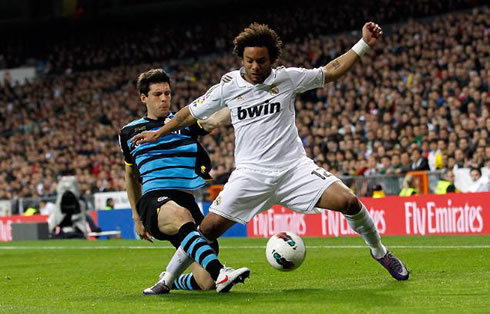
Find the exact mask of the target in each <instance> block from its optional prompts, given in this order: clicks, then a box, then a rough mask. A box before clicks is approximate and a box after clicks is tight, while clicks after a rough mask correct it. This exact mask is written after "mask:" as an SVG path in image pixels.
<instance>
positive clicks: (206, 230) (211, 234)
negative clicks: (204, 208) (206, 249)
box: [199, 212, 235, 241]
mask: <svg viewBox="0 0 490 314" xmlns="http://www.w3.org/2000/svg"><path fill="white" fill-rule="evenodd" d="M234 224H235V222H234V221H233V220H229V219H226V218H225V217H222V216H220V215H217V214H215V213H211V212H210V213H208V214H207V215H206V217H204V219H203V221H202V222H201V224H200V225H199V230H200V231H201V233H202V234H203V235H204V236H205V237H206V238H207V239H208V240H209V241H214V240H216V239H218V238H219V237H220V236H221V235H222V234H223V233H225V232H226V230H228V229H230V228H231V227H232V226H233V225H234Z"/></svg>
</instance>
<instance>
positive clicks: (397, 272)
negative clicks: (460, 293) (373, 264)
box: [316, 181, 409, 280]
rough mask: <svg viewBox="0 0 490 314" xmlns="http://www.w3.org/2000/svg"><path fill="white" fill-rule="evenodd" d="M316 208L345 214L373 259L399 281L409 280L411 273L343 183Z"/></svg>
mask: <svg viewBox="0 0 490 314" xmlns="http://www.w3.org/2000/svg"><path fill="white" fill-rule="evenodd" d="M316 207H319V208H326V209H330V210H334V211H339V212H341V213H343V214H344V216H345V219H346V220H347V222H348V223H349V226H350V227H351V228H352V230H354V231H356V232H357V233H358V234H359V235H360V236H361V237H362V238H363V239H364V241H365V242H366V244H367V245H368V246H369V247H370V249H371V250H370V251H371V255H372V257H373V258H374V259H375V260H376V261H378V262H379V263H380V264H381V265H382V266H383V267H384V268H386V269H387V270H388V272H389V273H390V274H391V276H393V278H395V279H397V280H407V279H408V277H409V273H408V270H407V268H406V267H405V265H404V264H403V263H402V261H401V260H400V259H398V258H397V257H396V256H395V255H393V254H392V253H391V252H390V251H388V250H387V249H386V248H385V246H384V245H383V244H382V243H381V237H380V235H379V233H378V229H377V228H376V225H375V224H374V222H373V220H372V219H371V217H370V216H369V213H368V211H367V209H366V206H364V204H362V202H361V201H360V200H359V199H358V198H357V197H356V196H355V195H354V193H352V191H351V190H350V189H349V188H348V187H347V186H345V185H344V184H343V183H342V182H340V181H339V182H335V183H333V184H332V185H331V186H330V187H328V188H327V189H326V190H325V191H324V192H323V194H322V196H321V198H320V200H319V201H318V203H317V204H316Z"/></svg>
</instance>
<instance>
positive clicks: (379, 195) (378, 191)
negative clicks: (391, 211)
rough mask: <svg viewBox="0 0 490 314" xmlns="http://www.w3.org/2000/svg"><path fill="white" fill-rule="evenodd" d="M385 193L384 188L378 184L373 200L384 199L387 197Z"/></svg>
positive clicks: (374, 190) (374, 189)
mask: <svg viewBox="0 0 490 314" xmlns="http://www.w3.org/2000/svg"><path fill="white" fill-rule="evenodd" d="M385 196H386V195H385V192H384V191H383V187H382V186H381V184H376V185H375V186H374V187H373V198H383V197H385Z"/></svg>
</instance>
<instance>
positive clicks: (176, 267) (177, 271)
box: [161, 246, 194, 288]
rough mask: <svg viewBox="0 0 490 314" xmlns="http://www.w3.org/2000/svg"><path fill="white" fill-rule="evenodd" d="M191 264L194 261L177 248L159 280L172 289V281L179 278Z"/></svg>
mask: <svg viewBox="0 0 490 314" xmlns="http://www.w3.org/2000/svg"><path fill="white" fill-rule="evenodd" d="M193 262H194V260H193V259H192V258H191V257H190V256H189V255H187V253H186V252H185V251H184V250H183V249H182V248H181V247H180V246H179V248H178V249H177V251H176V252H175V254H174V256H172V259H170V262H169V263H168V265H167V269H166V270H165V274H164V275H163V277H162V278H161V280H164V281H165V284H166V285H167V286H168V287H169V288H172V285H173V283H174V279H175V278H177V277H179V276H180V275H181V274H182V273H183V272H184V270H186V269H187V268H188V267H189V266H191V264H192V263H193Z"/></svg>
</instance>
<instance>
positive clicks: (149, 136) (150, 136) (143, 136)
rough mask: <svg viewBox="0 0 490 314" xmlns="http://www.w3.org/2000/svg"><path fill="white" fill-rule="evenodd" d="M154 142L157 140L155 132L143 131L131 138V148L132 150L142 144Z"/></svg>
mask: <svg viewBox="0 0 490 314" xmlns="http://www.w3.org/2000/svg"><path fill="white" fill-rule="evenodd" d="M156 140H158V134H157V131H145V132H141V133H139V134H136V135H135V136H133V138H131V146H132V147H133V148H134V147H136V146H138V145H141V144H143V143H148V142H154V141H156Z"/></svg>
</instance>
